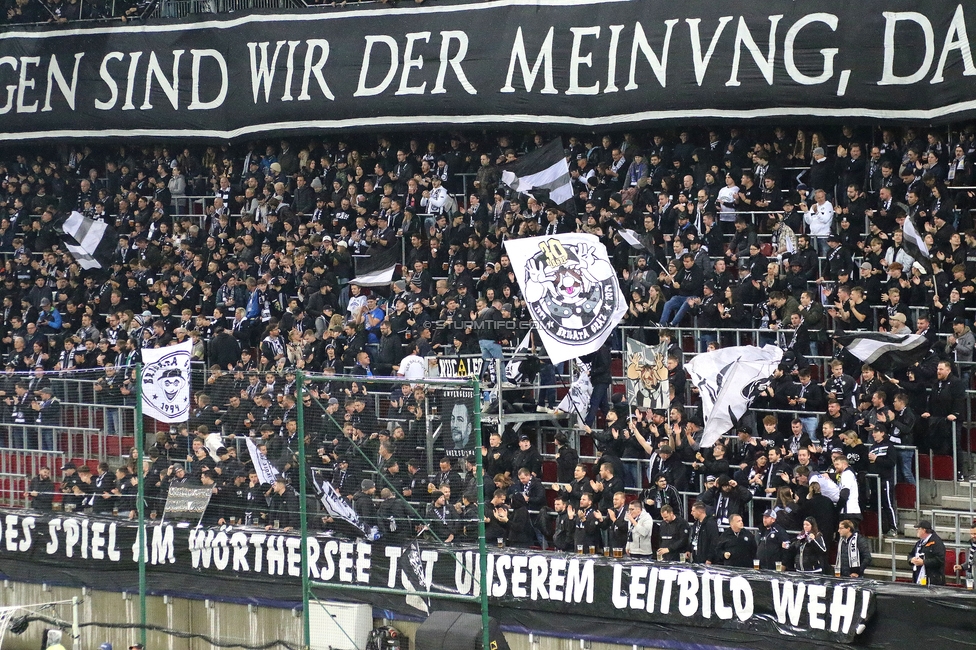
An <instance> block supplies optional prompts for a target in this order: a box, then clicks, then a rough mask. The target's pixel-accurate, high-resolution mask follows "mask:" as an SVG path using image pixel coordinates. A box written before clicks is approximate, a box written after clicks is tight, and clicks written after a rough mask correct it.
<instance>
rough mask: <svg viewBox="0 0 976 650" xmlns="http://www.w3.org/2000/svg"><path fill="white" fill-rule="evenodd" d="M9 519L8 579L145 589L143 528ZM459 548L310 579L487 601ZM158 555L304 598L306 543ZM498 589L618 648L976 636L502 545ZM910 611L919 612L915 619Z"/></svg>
mask: <svg viewBox="0 0 976 650" xmlns="http://www.w3.org/2000/svg"><path fill="white" fill-rule="evenodd" d="M0 514H2V518H0V573H2V574H3V575H5V576H7V577H9V578H11V579H14V580H23V581H28V582H48V583H52V584H64V585H73V586H80V585H85V586H89V587H93V588H95V589H105V590H111V591H119V590H127V591H130V592H132V591H134V590H135V589H136V585H137V584H138V571H137V568H138V552H139V551H138V544H137V543H136V540H137V530H138V528H137V527H136V526H135V525H134V524H132V523H130V522H123V521H119V520H117V519H107V518H97V517H82V516H63V517H62V516H55V515H57V514H58V513H51V514H50V515H41V514H37V513H27V512H24V511H19V512H18V511H8V512H5V513H0ZM452 550H453V551H455V552H456V553H457V555H456V556H455V555H452V553H450V552H448V551H447V550H446V549H445V548H444V547H433V546H422V547H421V548H420V549H419V554H418V553H417V552H416V550H414V551H412V550H411V548H410V547H400V546H392V545H390V546H387V545H383V544H382V543H374V544H369V543H367V542H365V541H363V540H361V539H360V540H344V539H338V538H334V537H326V536H313V537H309V539H308V559H309V572H310V576H311V578H312V579H313V580H315V581H319V582H326V583H330V584H333V585H339V586H341V585H353V586H360V587H362V586H372V587H389V588H395V589H403V590H405V591H413V590H420V591H423V590H429V591H432V592H443V593H451V594H462V595H476V594H477V593H478V587H477V585H478V584H479V581H478V579H477V578H476V577H475V575H476V574H477V573H478V571H477V569H476V567H477V561H476V558H477V550H476V549H473V548H470V547H453V548H452ZM145 556H146V562H147V576H148V584H149V585H150V589H151V591H152V593H154V594H164V593H169V594H175V595H180V596H189V597H212V598H225V599H236V600H240V599H246V600H248V601H254V602H260V601H272V602H276V603H293V602H296V601H299V600H300V599H301V587H300V584H301V551H300V539H299V537H298V536H297V535H295V534H287V533H280V532H277V531H265V530H263V529H258V528H234V529H230V528H221V529H203V528H191V527H188V526H185V525H184V526H182V527H181V526H180V525H179V524H163V525H158V524H155V525H152V526H149V527H148V528H147V544H146V551H145ZM488 585H489V597H490V603H491V609H492V615H494V616H497V617H500V619H501V620H504V621H510V622H511V623H510V624H516V623H518V624H522V625H525V626H526V628H527V629H532V630H535V631H537V632H540V633H550V634H555V635H567V634H571V635H577V636H579V637H581V638H582V637H586V638H603V639H610V638H615V639H617V640H618V641H617V642H620V641H619V640H620V639H625V638H629V637H628V635H630V634H638V633H639V634H641V635H643V636H642V638H644V639H645V640H647V639H653V638H684V639H695V640H696V641H702V640H703V639H706V638H708V639H712V640H717V639H722V640H724V641H726V642H731V641H735V642H736V643H747V644H748V647H756V648H778V647H779V646H777V644H782V642H783V639H784V637H800V638H804V639H807V640H813V641H815V645H817V646H818V647H828V646H832V645H834V644H842V643H851V642H855V643H857V642H861V641H863V642H865V643H867V644H868V645H870V647H884V648H898V647H904V648H909V647H916V645H915V644H917V642H918V640H919V639H920V638H939V639H940V640H942V641H944V642H946V643H949V644H950V645H951V640H953V639H966V638H971V635H972V634H973V631H974V627H976V623H974V622H976V616H974V613H976V611H974V608H976V597H974V596H973V595H972V594H971V593H969V592H962V591H959V590H949V589H937V588H935V589H923V588H919V587H912V586H906V585H888V584H879V583H875V582H871V581H857V580H835V579H833V578H820V577H803V576H799V575H797V574H791V573H768V572H762V573H760V572H758V571H751V570H738V569H724V568H719V567H702V566H692V565H687V564H668V563H655V562H649V561H637V560H630V559H622V560H614V559H609V558H603V557H594V556H576V555H564V554H558V553H543V552H537V551H529V550H525V551H520V550H515V549H492V552H491V553H490V554H489V559H488ZM316 593H317V595H318V596H319V597H320V598H335V597H340V596H341V597H342V598H344V599H353V600H360V601H363V602H369V603H371V604H373V605H374V606H375V607H379V608H382V609H386V610H390V611H394V612H400V613H401V614H404V615H411V614H413V615H417V614H418V612H417V611H416V610H414V609H412V608H411V607H409V606H408V605H407V604H406V602H407V601H405V599H404V598H400V597H395V596H386V595H380V594H376V593H364V592H359V591H349V590H346V591H342V590H332V589H318V590H316ZM433 602H434V603H437V602H438V601H437V599H434V601H433ZM458 606H460V607H462V608H463V605H458ZM452 607H453V605H452ZM908 612H911V614H912V615H911V616H908V617H906V616H905V614H906V613H908ZM594 616H598V617H600V624H598V625H594V623H593V620H594V619H591V618H589V617H594ZM906 625H908V626H910V627H911V629H912V630H914V632H915V633H914V634H911V633H909V632H908V631H907V630H906V628H905V626H906ZM662 635H663V636H662ZM967 635H968V636H967ZM628 643H629V641H628ZM645 645H646V644H645ZM945 647H949V646H948V645H946V646H945Z"/></svg>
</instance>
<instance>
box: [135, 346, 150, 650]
mask: <svg viewBox="0 0 976 650" xmlns="http://www.w3.org/2000/svg"><path fill="white" fill-rule="evenodd" d="M143 428H144V427H143V422H142V364H141V363H137V364H136V412H135V435H136V450H137V451H136V472H138V477H139V481H138V488H139V490H138V493H137V496H136V511H137V512H138V515H139V544H138V548H139V623H140V625H139V642H140V643H142V647H143V648H145V647H146V552H147V551H146V503H145V501H146V499H145V497H146V475H145V472H144V471H143V467H142V460H143V451H144V449H143V448H144V447H145V444H146V440H145V434H144V431H143Z"/></svg>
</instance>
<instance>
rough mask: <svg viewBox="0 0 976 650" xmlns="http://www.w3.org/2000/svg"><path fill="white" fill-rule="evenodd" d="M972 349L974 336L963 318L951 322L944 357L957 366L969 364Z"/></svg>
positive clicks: (975, 342)
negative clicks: (950, 331) (960, 363)
mask: <svg viewBox="0 0 976 650" xmlns="http://www.w3.org/2000/svg"><path fill="white" fill-rule="evenodd" d="M974 347H976V335H974V334H973V331H972V330H971V329H969V325H967V324H966V320H965V319H964V318H956V319H955V320H953V321H952V334H950V335H949V338H947V339H946V346H945V353H946V356H947V357H951V358H952V360H953V361H955V362H956V363H957V364H958V363H959V362H962V363H971V362H972V360H973V348H974ZM967 385H968V383H967Z"/></svg>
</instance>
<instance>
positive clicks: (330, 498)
mask: <svg viewBox="0 0 976 650" xmlns="http://www.w3.org/2000/svg"><path fill="white" fill-rule="evenodd" d="M312 478H313V480H314V481H315V485H316V486H317V487H318V489H319V491H320V492H321V493H322V498H321V501H322V505H323V506H325V511H326V512H327V513H329V516H330V517H332V518H333V519H343V520H345V521H348V522H349V523H350V524H352V525H353V526H355V527H356V528H358V529H359V530H361V531H363V532H364V533H365V532H366V528H365V526H364V525H363V523H362V522H361V521H360V520H359V515H358V514H356V510H355V509H354V508H353V507H352V505H350V503H349V502H348V501H346V500H345V499H343V498H342V495H340V494H339V493H338V492H336V489H335V488H334V487H333V486H332V483H329V482H328V481H320V480H318V478H317V477H316V473H314V472H313V473H312Z"/></svg>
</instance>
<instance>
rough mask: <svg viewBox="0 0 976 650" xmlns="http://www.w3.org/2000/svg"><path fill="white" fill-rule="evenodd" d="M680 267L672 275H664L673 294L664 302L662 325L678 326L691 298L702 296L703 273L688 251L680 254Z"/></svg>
mask: <svg viewBox="0 0 976 650" xmlns="http://www.w3.org/2000/svg"><path fill="white" fill-rule="evenodd" d="M681 264H682V268H680V269H678V272H677V273H676V274H675V275H674V276H669V275H665V277H664V280H663V281H664V282H665V284H667V285H669V286H670V288H671V289H672V290H673V291H674V293H673V295H672V296H671V297H670V298H669V299H668V301H667V302H666V303H664V309H663V310H662V312H661V320H660V323H661V325H662V326H670V327H678V326H679V325H680V324H681V320H682V319H683V318H684V317H685V314H687V313H688V310H689V309H691V307H692V301H691V299H692V298H700V297H701V296H702V293H703V292H702V288H703V286H704V284H705V275H704V273H702V270H701V267H700V266H698V265H697V264H695V258H694V256H693V255H691V254H690V253H685V254H684V255H682V256H681Z"/></svg>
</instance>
